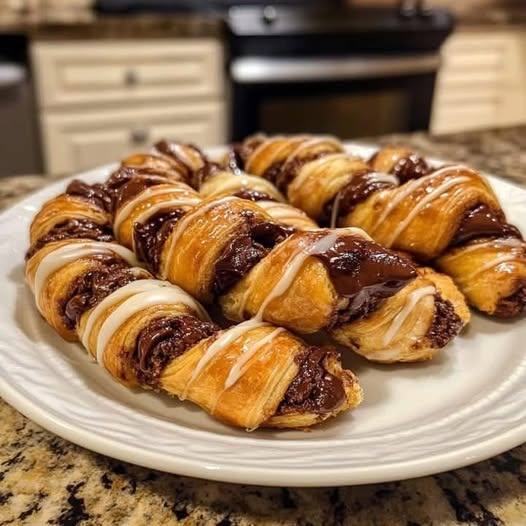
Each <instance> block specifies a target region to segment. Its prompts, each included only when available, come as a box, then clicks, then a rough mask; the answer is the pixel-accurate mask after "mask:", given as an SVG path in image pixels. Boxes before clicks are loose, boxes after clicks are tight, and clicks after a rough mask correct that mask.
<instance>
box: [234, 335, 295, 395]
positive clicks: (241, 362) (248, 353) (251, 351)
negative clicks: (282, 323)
mask: <svg viewBox="0 0 526 526" xmlns="http://www.w3.org/2000/svg"><path fill="white" fill-rule="evenodd" d="M284 330H285V329H284V328H283V327H278V328H277V329H275V330H274V331H272V332H271V333H270V334H267V335H266V336H265V337H263V338H261V339H260V340H258V341H256V342H254V343H253V344H252V345H250V346H249V347H244V348H243V352H242V354H240V356H239V358H238V359H237V360H236V362H235V363H234V365H233V366H232V368H231V369H230V373H229V374H228V377H227V379H226V380H225V389H230V387H232V386H233V385H235V384H236V383H237V382H238V380H239V379H240V378H241V377H242V376H243V375H244V374H245V373H246V372H247V370H248V368H247V367H245V366H246V364H247V363H248V362H249V361H250V359H251V358H252V357H253V356H255V355H256V353H257V352H258V351H259V349H261V348H262V347H263V346H264V345H266V344H267V343H270V342H271V341H272V340H273V339H274V338H276V336H277V335H278V334H279V333H280V332H283V331H284Z"/></svg>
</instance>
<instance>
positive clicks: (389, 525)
mask: <svg viewBox="0 0 526 526" xmlns="http://www.w3.org/2000/svg"><path fill="white" fill-rule="evenodd" d="M379 142H381V143H393V142H395V143H405V144H411V145H413V146H414V147H416V148H418V149H419V150H420V151H422V152H424V153H427V154H433V155H435V156H438V157H444V158H448V159H451V160H457V161H466V162H469V163H471V164H473V165H475V166H477V167H479V168H481V169H485V170H487V171H491V172H493V173H495V174H498V175H501V176H509V177H513V178H514V179H515V180H517V181H520V180H522V181H523V182H525V183H526V127H522V128H513V129H507V130H500V131H496V132H479V133H469V134H459V135H449V136H443V137H430V136H428V135H424V134H414V135H411V136H391V137H387V138H381V139H380V140H379ZM48 182H49V179H43V178H41V177H36V176H28V177H17V178H9V179H0V206H2V207H3V206H7V205H8V204H9V203H10V202H12V201H14V200H15V199H17V198H19V197H20V196H22V195H24V194H26V193H27V192H29V191H30V190H32V189H35V188H38V187H41V186H43V185H44V184H46V183H48ZM7 524H14V525H19V524H36V525H41V524H55V525H64V526H66V525H67V526H71V525H76V524H79V525H99V524H100V525H121V524H126V525H141V524H149V525H157V524H163V525H167V524H207V525H208V524H219V525H221V526H229V525H249V524H290V525H292V524H299V525H304V526H307V525H318V524H319V525H338V524H346V525H352V526H371V525H374V526H398V525H400V526H419V525H421V526H424V525H434V526H436V525H440V526H452V525H464V524H469V525H479V526H500V525H512V526H523V525H525V524H526V445H523V446H521V447H518V448H516V449H514V450H512V451H510V452H507V453H504V454H502V455H499V456H498V457H495V458H492V459H490V460H487V461H485V462H480V463H478V464H475V465H473V466H470V467H468V468H464V469H459V470H456V471H451V472H448V473H444V474H440V475H436V476H433V477H425V478H420V479H411V480H406V481H403V482H393V483H388V484H374V485H367V486H359V487H345V488H342V487H340V488H324V489H294V488H264V487H257V486H240V485H234V484H221V483H216V482H207V481H203V480H197V479H190V478H185V477H178V476H175V475H168V474H164V473H160V472H158V471H152V470H149V469H144V468H139V467H136V466H133V465H130V464H126V463H123V462H119V461H116V460H112V459H110V458H106V457H104V456H102V455H98V454H96V453H92V452H90V451H87V450H85V449H83V448H81V447H78V446H75V445H73V444H70V443H68V442H66V441H64V440H62V439H60V438H58V437H56V436H54V435H52V434H51V433H48V432H47V431H45V430H43V429H41V428H40V427H38V426H37V425H35V424H33V423H32V422H30V421H29V420H28V419H26V418H25V417H24V416H22V415H21V414H20V413H18V412H17V411H15V410H14V409H12V408H11V407H10V406H8V405H7V404H5V403H4V402H2V401H1V400H0V526H3V525H7Z"/></svg>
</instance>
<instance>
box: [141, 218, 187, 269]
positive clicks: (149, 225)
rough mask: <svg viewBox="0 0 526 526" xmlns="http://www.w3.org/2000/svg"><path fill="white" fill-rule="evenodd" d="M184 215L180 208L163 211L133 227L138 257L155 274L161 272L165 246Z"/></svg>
mask: <svg viewBox="0 0 526 526" xmlns="http://www.w3.org/2000/svg"><path fill="white" fill-rule="evenodd" d="M184 213H185V212H184V211H183V210H181V209H178V208H172V209H166V210H161V211H159V212H157V213H156V214H154V215H153V216H152V217H150V218H149V219H148V221H147V222H146V223H144V224H141V223H135V224H134V225H133V239H134V241H135V252H136V254H137V257H138V258H139V259H141V260H142V261H146V262H147V263H148V264H149V265H150V266H151V267H152V269H153V270H154V271H155V272H157V271H158V270H159V265H160V264H161V254H162V251H163V245H164V243H165V241H166V240H167V239H168V236H169V235H170V234H171V232H172V230H173V229H174V228H175V225H176V223H177V221H178V220H179V219H180V218H181V217H182V216H183V215H184Z"/></svg>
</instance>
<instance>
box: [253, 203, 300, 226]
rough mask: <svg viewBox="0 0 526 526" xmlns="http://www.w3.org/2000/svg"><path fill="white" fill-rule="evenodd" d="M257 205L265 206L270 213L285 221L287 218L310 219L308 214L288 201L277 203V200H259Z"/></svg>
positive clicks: (274, 217)
mask: <svg viewBox="0 0 526 526" xmlns="http://www.w3.org/2000/svg"><path fill="white" fill-rule="evenodd" d="M257 205H258V206H260V207H261V208H264V209H265V210H266V211H267V213H268V215H269V216H271V217H272V218H273V219H277V220H278V221H281V222H283V223H286V222H287V219H308V216H307V214H305V213H304V212H302V211H301V210H298V209H297V208H295V207H293V206H291V205H288V204H286V203H276V201H266V200H263V201H257Z"/></svg>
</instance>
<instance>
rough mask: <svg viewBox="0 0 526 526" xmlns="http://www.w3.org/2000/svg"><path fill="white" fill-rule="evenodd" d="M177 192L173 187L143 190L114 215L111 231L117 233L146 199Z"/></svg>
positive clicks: (155, 187) (161, 186)
mask: <svg viewBox="0 0 526 526" xmlns="http://www.w3.org/2000/svg"><path fill="white" fill-rule="evenodd" d="M180 184H184V183H180ZM177 191H180V190H179V189H178V188H174V186H168V187H166V186H164V185H160V186H153V187H150V188H145V189H144V190H143V191H142V192H139V194H138V195H136V196H135V197H134V198H133V199H132V200H131V201H129V202H128V203H126V204H125V205H124V206H123V207H122V208H121V209H120V210H118V211H117V213H116V214H115V220H114V221H113V231H114V232H115V233H117V232H118V231H119V228H120V226H121V224H122V223H123V221H125V220H126V218H127V217H128V216H129V215H130V214H131V213H132V212H133V209H134V208H135V207H136V206H137V205H139V204H140V203H142V202H143V201H147V200H148V199H151V198H152V197H155V196H158V195H164V194H173V193H175V192H177ZM188 191H189V192H191V190H190V188H188Z"/></svg>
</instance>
